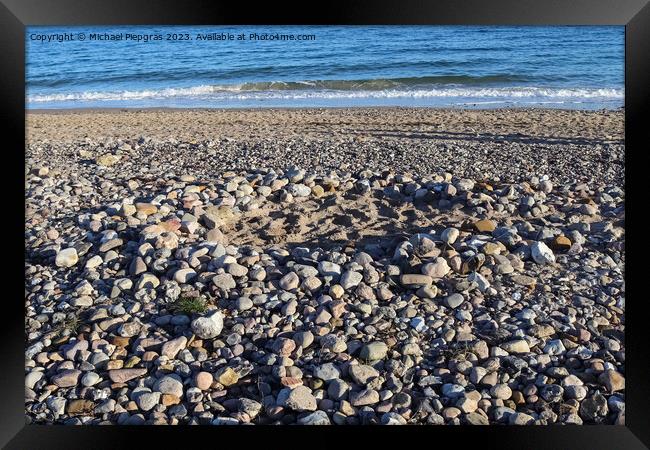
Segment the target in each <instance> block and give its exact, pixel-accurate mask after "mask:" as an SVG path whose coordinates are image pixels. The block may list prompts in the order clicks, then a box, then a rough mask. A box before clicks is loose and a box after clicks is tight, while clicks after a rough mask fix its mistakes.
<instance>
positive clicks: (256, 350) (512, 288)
mask: <svg viewBox="0 0 650 450" xmlns="http://www.w3.org/2000/svg"><path fill="white" fill-rule="evenodd" d="M26 134H27V142H26V198H25V202H26V204H25V207H26V224H25V225H26V227H25V263H26V265H25V267H26V285H25V289H26V311H27V317H26V322H25V326H26V329H25V333H26V339H27V350H26V415H27V417H28V418H29V420H31V421H32V422H35V423H66V424H82V423H83V424H99V423H119V424H142V423H157V424H163V423H165V424H175V423H190V424H192V423H197V424H198V423H201V424H203V423H218V424H229V423H260V424H275V423H282V424H293V423H299V424H325V423H327V424H329V423H335V424H366V423H382V424H403V423H409V424H495V423H500V424H503V423H506V424H551V423H565V424H583V423H585V424H589V423H601V424H602V423H610V424H613V423H619V424H620V423H624V420H625V394H624V392H625V391H624V389H625V384H624V383H625V378H624V373H625V340H624V329H625V326H624V324H625V314H624V310H625V308H624V305H625V283H624V273H625V270H624V267H625V252H624V244H625V231H624V227H625V214H624V205H625V179H624V169H625V164H624V163H625V147H624V112H623V111H622V110H615V111H613V110H607V111H606V110H602V111H578V110H553V109H510V110H508V109H491V110H471V109H429V108H349V109H343V108H341V109H336V108H331V109H250V110H247V109H232V110H200V109H192V110H183V109H177V110H175V109H133V110H118V109H115V110H111V109H105V110H57V111H38V110H35V111H28V112H27V114H26Z"/></svg>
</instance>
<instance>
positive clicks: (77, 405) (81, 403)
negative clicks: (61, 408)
mask: <svg viewBox="0 0 650 450" xmlns="http://www.w3.org/2000/svg"><path fill="white" fill-rule="evenodd" d="M94 409H95V402H93V401H91V400H82V399H76V400H70V401H69V402H68V404H67V413H68V414H70V415H71V416H72V415H80V414H90V413H92V411H93V410H94Z"/></svg>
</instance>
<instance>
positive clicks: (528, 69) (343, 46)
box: [25, 26, 624, 109]
mask: <svg viewBox="0 0 650 450" xmlns="http://www.w3.org/2000/svg"><path fill="white" fill-rule="evenodd" d="M242 35H243V36H244V38H245V39H242V40H240V39H239V38H240V36H242ZM210 37H211V38H212V39H209V40H206V39H208V38H210ZM25 38H26V46H27V61H26V64H27V67H26V73H27V75H26V76H27V80H26V85H27V92H26V103H27V107H28V108H38V109H42V108H96V107H138V108H139V107H215V108H228V107H308V106H317V107H329V106H335V107H340V106H434V107H517V106H540V107H553V108H587V109H596V108H618V107H621V106H623V99H624V28H623V27H615V26H605V27H592V26H573V27H572V26H562V27H525V26H517V27H511V26H507V27H506V26H211V27H206V26H190V27H188V26H173V27H169V26H137V27H130V26H119V27H118V26H110V27H29V28H28V29H27V31H26V36H25ZM200 38H203V39H200ZM224 38H225V39H224ZM82 39H83V40H82Z"/></svg>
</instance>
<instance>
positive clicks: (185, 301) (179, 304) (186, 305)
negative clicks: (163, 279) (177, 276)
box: [169, 296, 208, 315]
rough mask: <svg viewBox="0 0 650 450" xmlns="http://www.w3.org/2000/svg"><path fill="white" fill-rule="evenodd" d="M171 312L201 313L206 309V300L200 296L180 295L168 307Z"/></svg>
mask: <svg viewBox="0 0 650 450" xmlns="http://www.w3.org/2000/svg"><path fill="white" fill-rule="evenodd" d="M169 309H170V311H172V312H173V313H183V314H187V315H191V314H203V313H204V312H206V311H207V310H208V305H207V303H206V301H205V300H204V299H203V298H201V297H189V296H181V297H178V299H177V300H176V301H175V302H174V303H172V304H171V306H170V307H169Z"/></svg>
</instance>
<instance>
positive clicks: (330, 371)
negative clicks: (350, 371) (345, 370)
mask: <svg viewBox="0 0 650 450" xmlns="http://www.w3.org/2000/svg"><path fill="white" fill-rule="evenodd" d="M313 374H314V376H315V377H316V378H320V379H321V380H323V381H330V380H335V379H337V378H339V377H340V376H341V371H340V370H339V369H338V367H336V365H335V364H333V363H325V364H321V365H320V366H318V367H316V368H315V369H314V371H313Z"/></svg>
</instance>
